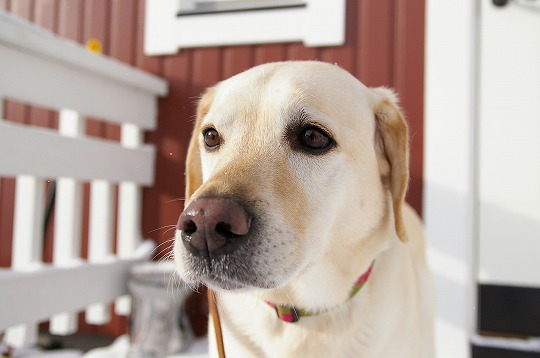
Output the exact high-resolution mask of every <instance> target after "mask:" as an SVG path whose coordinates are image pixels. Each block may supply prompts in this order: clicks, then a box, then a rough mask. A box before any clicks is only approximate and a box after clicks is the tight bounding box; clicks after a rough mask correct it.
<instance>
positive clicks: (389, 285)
mask: <svg viewBox="0 0 540 358" xmlns="http://www.w3.org/2000/svg"><path fill="white" fill-rule="evenodd" d="M301 116H303V117H305V118H308V119H307V120H306V121H307V122H309V123H310V124H316V125H317V126H320V127H321V128H324V129H325V130H326V131H327V132H328V133H329V134H330V135H331V137H332V138H333V139H334V140H335V146H334V147H333V148H331V149H330V150H328V151H327V152H325V153H322V154H312V153H308V152H305V151H302V150H299V149H298V148H296V147H295V146H293V145H291V143H290V137H289V136H288V134H287V131H288V130H289V128H290V126H291V123H292V122H294V121H297V122H298V121H299V119H298V118H299V117H301ZM210 126H211V127H213V128H215V129H216V130H217V131H218V132H219V134H220V136H221V138H222V143H221V144H220V146H219V148H218V150H215V151H208V150H206V149H205V146H204V143H203V138H202V131H203V130H204V129H205V128H208V127H210ZM186 165H187V172H186V175H187V189H186V206H187V204H189V203H190V202H193V201H194V200H196V199H197V198H198V197H201V196H204V195H208V193H211V195H212V196H218V197H219V196H223V197H232V198H235V199H239V200H240V201H241V202H243V203H247V205H248V210H249V212H250V213H252V214H253V215H254V217H253V223H254V225H255V223H256V228H255V229H254V230H253V232H250V234H249V235H250V237H249V238H248V241H249V245H247V246H246V247H245V248H243V249H242V250H241V251H240V253H239V254H237V256H238V257H231V258H230V261H227V264H226V265H220V266H215V267H213V269H214V270H215V271H218V273H217V274H218V275H221V277H220V280H221V281H219V282H217V281H215V280H212V279H210V278H209V277H207V275H206V274H204V273H202V272H200V271H199V270H198V269H197V266H196V265H195V264H194V263H193V261H192V259H191V254H190V253H189V252H188V251H187V250H186V249H185V248H184V247H183V245H182V239H181V238H180V232H179V231H177V240H176V245H175V260H176V263H177V268H178V271H179V274H180V276H181V277H183V278H184V279H185V280H186V281H188V282H193V283H196V282H200V281H202V282H203V283H205V284H207V285H208V286H209V287H211V288H213V289H215V290H216V291H217V295H218V296H217V299H218V304H219V311H220V315H221V319H222V328H223V336H224V344H225V350H226V353H227V356H228V357H392V358H395V357H433V355H434V352H433V342H432V340H433V336H432V328H433V327H432V325H433V324H432V319H433V317H432V315H433V313H432V297H431V295H432V287H431V278H430V275H429V273H428V270H427V266H426V259H425V254H424V242H423V240H424V239H423V230H422V226H421V223H420V220H419V218H418V216H417V215H416V214H415V213H414V212H413V210H412V209H411V208H410V207H409V206H408V205H407V204H405V203H404V196H405V193H406V190H407V184H408V180H409V174H408V129H407V124H406V122H405V120H404V119H403V117H402V115H401V113H400V111H399V109H398V107H397V104H396V96H395V95H394V94H393V93H392V92H391V91H390V90H388V89H386V88H376V89H369V88H367V87H365V86H364V85H363V84H361V83H360V82H359V81H358V80H356V79H355V78H354V77H353V76H351V75H350V74H349V73H347V72H346V71H344V70H342V69H340V68H339V67H338V66H335V65H331V64H326V63H321V62H282V63H272V64H266V65H262V66H257V67H255V68H253V69H250V70H248V71H246V72H243V73H241V74H239V75H236V76H234V77H232V78H230V79H228V80H226V81H223V82H221V83H219V84H217V85H216V86H215V87H213V88H211V89H209V90H208V91H207V92H206V94H205V95H204V96H203V98H202V99H201V102H200V104H199V108H198V115H197V120H196V124H195V130H194V133H193V137H192V140H191V143H190V148H189V153H188V157H187V164H186ZM231 255H232V254H231ZM373 261H374V262H375V263H374V267H373V272H372V274H371V277H370V278H369V281H368V282H367V283H366V285H365V286H364V287H363V288H362V290H361V291H360V292H359V293H358V294H357V295H356V296H354V297H353V298H352V299H350V300H349V299H348V295H349V292H350V289H351V287H352V285H353V283H354V281H355V280H356V279H357V278H358V277H359V276H360V275H361V274H362V273H363V272H364V271H366V269H367V268H368V267H369V265H370V264H371V263H372V262H373ZM230 272H234V275H233V274H231V273H230ZM214 274H216V273H214ZM265 300H270V301H272V302H274V303H276V304H283V305H293V306H295V307H298V308H302V309H305V310H310V311H318V312H321V313H320V314H318V315H316V316H313V317H303V318H301V319H300V321H299V322H297V323H285V322H282V321H280V320H279V319H278V318H277V317H276V313H275V311H274V310H273V309H272V308H271V307H270V306H268V305H267V304H266V303H264V301H265ZM211 327H212V325H210V328H211ZM209 334H210V341H211V351H212V353H213V354H214V355H215V348H216V347H215V342H214V340H213V332H212V329H211V332H210V333H209Z"/></svg>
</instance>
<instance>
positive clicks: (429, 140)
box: [423, 0, 479, 358]
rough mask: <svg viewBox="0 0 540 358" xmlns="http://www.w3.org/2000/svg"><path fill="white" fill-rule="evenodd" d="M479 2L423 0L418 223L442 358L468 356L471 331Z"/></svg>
mask: <svg viewBox="0 0 540 358" xmlns="http://www.w3.org/2000/svg"><path fill="white" fill-rule="evenodd" d="M478 4H479V2H478V1H468V0H460V1H438V0H428V1H427V2H426V85H425V132H424V138H425V146H424V155H425V159H424V216H423V218H424V224H425V227H426V236H427V240H426V241H427V244H428V259H429V263H430V269H431V271H432V273H433V275H434V279H435V285H436V290H437V292H436V297H437V304H436V307H437V311H436V322H435V336H436V347H437V352H436V353H437V354H436V356H437V357H439V358H454V357H464V358H466V357H470V355H471V347H470V336H471V333H472V332H473V331H474V328H475V322H474V320H475V313H476V312H475V310H476V297H475V292H476V277H475V272H476V271H475V266H476V257H475V254H474V253H475V251H476V248H475V246H476V241H477V240H476V237H475V221H474V220H475V207H474V205H475V204H474V195H475V171H476V168H475V167H476V165H475V146H476V140H475V122H476V120H477V119H476V113H475V111H476V104H475V99H476V51H477V48H478V45H477V43H476V37H477V35H476V34H477V21H478V9H477V6H478ZM449 98H452V99H451V102H452V104H451V105H450V106H449V105H448V99H449Z"/></svg>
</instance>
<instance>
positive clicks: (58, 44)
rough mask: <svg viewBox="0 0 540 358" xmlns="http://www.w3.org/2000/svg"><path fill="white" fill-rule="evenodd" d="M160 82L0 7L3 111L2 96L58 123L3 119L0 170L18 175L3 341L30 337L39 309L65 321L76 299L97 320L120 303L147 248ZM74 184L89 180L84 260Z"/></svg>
mask: <svg viewBox="0 0 540 358" xmlns="http://www.w3.org/2000/svg"><path fill="white" fill-rule="evenodd" d="M166 92H167V84H166V82H165V81H163V80H161V79H159V78H157V77H154V76H151V75H149V74H146V73H144V72H142V71H140V70H136V69H134V68H131V67H129V66H127V65H124V64H121V63H120V62H117V61H114V60H111V59H108V58H105V57H104V56H101V55H98V54H93V53H90V52H88V51H87V50H86V49H84V48H83V47H81V46H79V45H77V44H75V43H73V42H70V41H67V40H63V39H59V38H58V37H56V36H55V35H53V34H52V33H49V32H47V31H44V30H42V29H40V28H38V27H36V26H34V25H31V24H29V23H27V22H25V21H22V20H19V19H16V18H14V17H12V16H9V15H7V14H6V13H3V12H0V114H1V113H4V111H3V110H2V104H5V103H6V101H7V100H9V101H18V102H20V103H24V104H29V105H36V106H40V107H42V108H46V109H50V110H54V111H57V112H58V118H59V122H58V130H51V129H47V128H38V127H33V126H29V125H23V124H20V123H13V122H8V121H6V120H5V119H3V118H0V176H2V177H10V178H16V190H15V204H14V223H13V237H12V238H6V237H2V238H0V240H11V246H12V253H11V267H9V268H3V269H0V332H4V333H5V337H4V339H5V340H6V341H7V343H8V344H10V345H14V346H21V345H24V344H27V343H31V342H33V341H35V340H36V334H37V327H38V323H39V322H41V321H44V320H49V321H50V325H49V327H50V330H51V331H52V333H55V334H68V333H71V332H74V331H75V330H76V329H77V315H76V312H78V311H80V310H82V309H86V320H87V321H89V322H90V323H94V324H102V323H105V322H107V321H108V320H109V317H110V312H109V307H110V305H108V304H107V303H109V302H111V301H113V300H114V299H116V298H118V297H121V298H120V299H117V302H116V305H115V307H116V310H117V312H119V313H121V314H127V313H128V312H129V299H128V298H126V296H125V294H126V287H127V285H126V284H127V282H126V281H127V277H128V271H129V269H130V267H131V266H132V265H133V264H134V263H136V262H139V261H141V260H145V259H148V257H149V255H150V251H151V250H152V249H153V244H151V243H148V242H146V241H144V240H143V239H142V235H141V230H140V222H141V217H140V216H141V186H149V185H151V184H152V183H153V173H154V157H155V153H154V148H153V147H152V146H150V145H147V144H144V139H143V138H144V136H143V135H144V131H145V130H152V129H153V128H155V126H156V117H157V96H163V95H165V94H166ZM87 117H92V118H99V119H101V120H103V121H105V122H107V123H115V124H117V125H119V126H120V128H121V138H120V141H119V142H114V141H111V140H105V139H101V138H95V137H89V136H87V135H86V134H85V119H86V118H87ZM47 181H54V182H55V184H56V196H55V211H54V235H53V236H54V245H53V247H54V251H53V260H52V261H53V263H52V264H45V263H43V262H42V251H43V230H44V229H43V218H44V213H45V200H44V197H45V187H46V182H47ZM83 183H90V184H89V185H90V198H89V201H90V202H89V207H90V209H89V218H88V223H89V224H88V258H87V259H82V258H81V255H80V252H81V237H82V234H81V217H82V206H83V205H82V204H83V203H82V185H83ZM116 187H118V195H116ZM0 200H1V198H0ZM116 200H118V202H117V203H116ZM116 207H117V211H116ZM115 221H116V227H117V231H116V233H115V232H114V228H115V225H114V222H115ZM115 239H116V247H117V249H116V253H113V246H114V245H113V244H114V240H115Z"/></svg>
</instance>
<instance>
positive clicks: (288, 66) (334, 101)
mask: <svg viewBox="0 0 540 358" xmlns="http://www.w3.org/2000/svg"><path fill="white" fill-rule="evenodd" d="M371 97H372V96H371V93H370V91H369V90H368V89H367V88H366V87H365V86H364V85H363V84H362V83H361V82H360V81H358V80H357V79H356V78H354V77H353V76H352V75H350V74H349V73H348V72H346V71H345V70H343V69H341V68H340V67H339V66H337V65H332V64H328V63H323V62H316V61H298V62H294V61H292V62H278V63H271V64H265V65H261V66H257V67H254V68H252V69H250V70H247V71H245V72H243V73H240V74H238V75H236V76H233V77H231V78H229V79H228V80H226V81H223V82H222V83H220V84H219V85H218V87H217V93H216V97H215V99H214V105H215V106H216V107H217V106H219V107H227V108H242V107H244V108H249V109H254V108H258V107H260V106H270V107H272V108H276V107H279V108H282V109H283V108H286V107H288V106H294V105H296V104H298V102H301V103H302V104H305V105H309V106H313V107H316V108H317V109H319V110H322V111H326V110H328V108H327V107H330V108H337V107H340V106H344V107H346V108H349V109H351V110H356V111H358V110H359V109H360V108H361V107H364V108H369V107H371V105H370V104H371V102H372V98H371ZM323 107H324V108H323Z"/></svg>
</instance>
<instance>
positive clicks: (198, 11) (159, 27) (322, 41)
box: [145, 0, 345, 55]
mask: <svg viewBox="0 0 540 358" xmlns="http://www.w3.org/2000/svg"><path fill="white" fill-rule="evenodd" d="M344 39H345V0H332V1H329V0H146V28H145V52H146V54H148V55H165V54H173V53H175V52H177V51H178V50H179V49H181V48H187V47H202V46H221V45H240V44H262V43H281V42H297V41H302V42H304V44H305V45H306V46H336V45H342V44H343V42H344Z"/></svg>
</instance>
